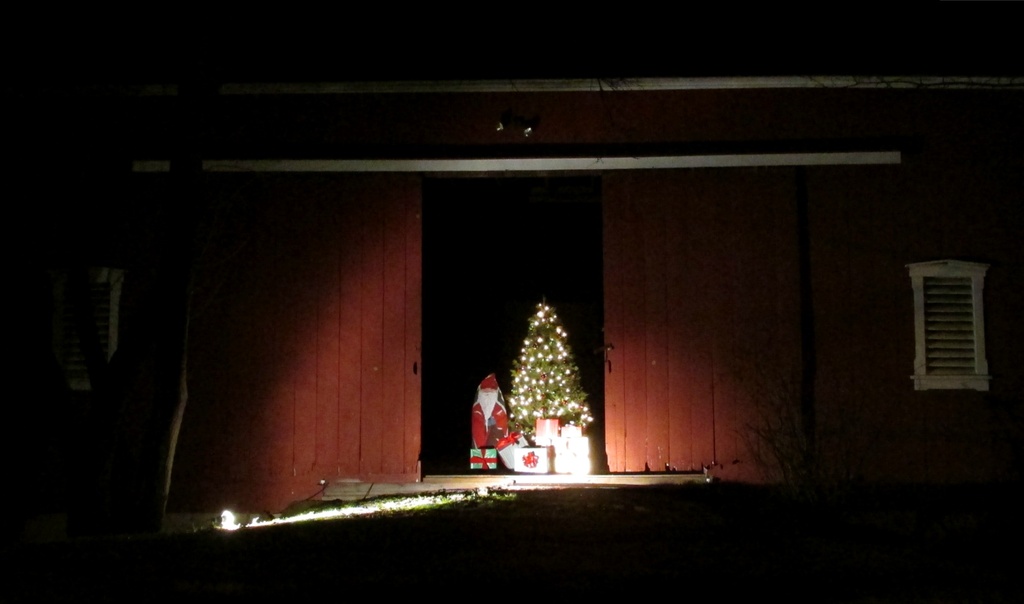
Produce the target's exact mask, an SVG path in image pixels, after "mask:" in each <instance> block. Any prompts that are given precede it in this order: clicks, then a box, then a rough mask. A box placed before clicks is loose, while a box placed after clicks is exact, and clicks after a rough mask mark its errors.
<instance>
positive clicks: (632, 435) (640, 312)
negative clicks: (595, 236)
mask: <svg viewBox="0 0 1024 604" xmlns="http://www.w3.org/2000/svg"><path fill="white" fill-rule="evenodd" d="M637 179H638V177H637V176H635V175H630V177H629V179H628V182H629V187H628V188H627V190H626V192H625V196H624V201H625V212H624V214H623V216H622V221H621V223H620V224H621V228H622V238H623V245H622V252H623V265H622V268H623V277H622V284H623V285H622V289H623V303H624V304H623V323H624V326H625V329H624V333H623V337H622V344H621V346H622V371H623V373H624V374H625V401H626V416H625V439H626V440H625V445H626V447H625V448H626V450H625V470H626V471H627V472H638V471H642V470H644V469H645V467H646V466H647V459H646V453H647V447H648V445H649V443H648V434H647V413H648V408H647V344H646V342H647V335H648V334H649V329H648V327H647V325H646V324H645V317H646V314H645V312H644V311H645V308H646V307H645V298H644V294H645V287H644V278H645V271H644V260H645V258H644V235H645V233H644V232H643V228H644V221H643V214H644V210H645V208H644V206H643V203H642V202H641V201H640V199H642V195H643V192H642V191H638V190H637V189H638V187H636V186H635V184H634V183H635V181H636V180H637ZM641 182H642V181H641Z"/></svg>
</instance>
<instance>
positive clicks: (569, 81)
mask: <svg viewBox="0 0 1024 604" xmlns="http://www.w3.org/2000/svg"><path fill="white" fill-rule="evenodd" d="M1022 87H1024V78H1018V77H966V76H965V77H953V76H937V77H924V76H846V75H818V76H763V77H707V78H686V77H683V78H672V77H667V78H550V79H539V78H529V79H513V80H404V81H403V80H398V81H380V82H299V83H288V82H279V83H244V82H238V83H230V84H225V85H223V86H221V88H220V94H222V95H291V94H300V95H319V94H333V95H338V94H436V93H494V92H512V93H522V92H637V91H648V92H649V91H652V90H756V89H780V88H891V89H914V88H940V89H961V88H992V89H1001V88H1006V89H1020V88H1022Z"/></svg>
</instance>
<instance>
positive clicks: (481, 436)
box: [472, 373, 508, 449]
mask: <svg viewBox="0 0 1024 604" xmlns="http://www.w3.org/2000/svg"><path fill="white" fill-rule="evenodd" d="M472 427H473V446H474V447H476V448H478V449H479V448H483V447H496V446H497V445H498V441H499V440H501V439H503V438H505V437H506V436H508V410H507V409H506V408H505V399H504V397H502V396H501V389H500V388H498V380H497V379H495V377H494V374H493V373H492V374H490V375H489V376H487V377H485V378H484V381H482V382H480V385H479V386H477V388H476V402H474V403H473V423H472Z"/></svg>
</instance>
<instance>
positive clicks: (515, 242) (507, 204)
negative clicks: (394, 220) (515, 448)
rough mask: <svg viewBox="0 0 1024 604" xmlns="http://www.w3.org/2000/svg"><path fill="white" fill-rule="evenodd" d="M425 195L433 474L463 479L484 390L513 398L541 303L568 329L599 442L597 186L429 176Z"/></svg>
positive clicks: (427, 461)
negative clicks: (484, 384)
mask: <svg viewBox="0 0 1024 604" xmlns="http://www.w3.org/2000/svg"><path fill="white" fill-rule="evenodd" d="M423 198H424V201H423V224H424V234H423V359H424V360H423V419H422V421H423V461H424V471H425V472H427V473H453V472H455V473H461V472H463V471H465V466H466V454H467V449H468V448H469V447H470V445H471V439H470V431H469V425H470V409H471V407H472V404H473V401H474V398H475V395H476V387H477V385H479V383H480V381H481V380H483V378H485V377H486V376H487V375H488V374H490V373H494V374H495V376H496V377H497V380H498V385H499V387H500V388H501V391H502V393H503V394H504V396H505V398H506V399H508V397H509V396H510V393H511V379H510V373H511V370H512V363H513V361H514V359H515V357H516V356H518V354H519V348H520V343H521V342H522V339H523V337H525V335H526V332H527V328H528V320H529V316H530V315H531V314H532V313H533V311H534V307H535V305H536V304H537V303H538V302H540V301H541V300H546V301H547V302H548V303H549V304H551V305H552V306H554V307H555V310H556V311H557V312H558V314H559V317H560V318H561V319H562V322H563V324H564V325H565V328H566V330H567V331H568V332H569V339H568V343H569V346H570V347H571V348H572V351H573V353H574V355H575V358H576V362H577V365H578V366H579V368H580V373H581V379H582V382H583V388H584V390H585V391H586V392H587V394H588V402H589V403H590V404H591V407H592V409H593V410H594V412H595V417H596V421H595V425H594V426H593V428H594V429H592V430H591V431H590V433H591V434H592V435H593V437H594V438H599V432H600V430H599V423H600V422H599V420H600V411H601V399H602V397H603V388H604V386H603V381H602V373H601V372H602V366H603V358H602V356H601V355H600V354H599V353H595V352H594V351H595V349H597V348H600V347H601V345H602V344H603V337H602V333H601V325H602V319H603V316H602V313H603V309H602V304H601V300H602V272H601V253H602V246H601V205H600V179H599V178H596V177H577V178H572V177H569V178H566V177H562V178H551V179H548V178H531V177H511V178H501V179H498V178H485V177H469V178H452V179H439V178H428V179H426V180H425V181H424V193H423Z"/></svg>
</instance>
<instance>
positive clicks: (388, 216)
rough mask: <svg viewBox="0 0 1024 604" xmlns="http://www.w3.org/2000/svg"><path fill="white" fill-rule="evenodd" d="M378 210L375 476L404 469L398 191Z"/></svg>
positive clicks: (401, 258)
mask: <svg viewBox="0 0 1024 604" xmlns="http://www.w3.org/2000/svg"><path fill="white" fill-rule="evenodd" d="M381 195H382V196H384V198H383V199H381V203H380V206H381V207H382V208H384V213H383V216H382V218H383V225H384V267H383V269H384V270H383V273H384V292H383V293H384V298H383V302H384V308H383V311H384V312H383V316H382V319H383V333H382V336H383V355H384V357H383V365H382V367H381V370H382V377H383V385H382V386H383V389H382V394H383V400H382V410H383V416H382V417H381V432H382V435H381V436H382V438H381V444H382V447H383V450H382V453H381V454H382V458H381V465H380V468H379V469H378V470H377V472H378V473H383V474H392V475H396V474H401V473H402V472H403V471H404V469H405V463H404V457H405V436H406V434H405V414H406V411H407V409H406V405H405V400H404V395H405V375H406V372H407V368H406V366H405V351H404V347H405V335H406V334H405V285H406V283H405V280H406V269H405V263H406V261H407V258H406V253H405V223H406V216H405V212H404V210H405V206H404V203H403V197H402V195H401V191H396V190H395V189H394V187H390V186H389V187H388V188H387V189H383V190H382V191H381Z"/></svg>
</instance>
